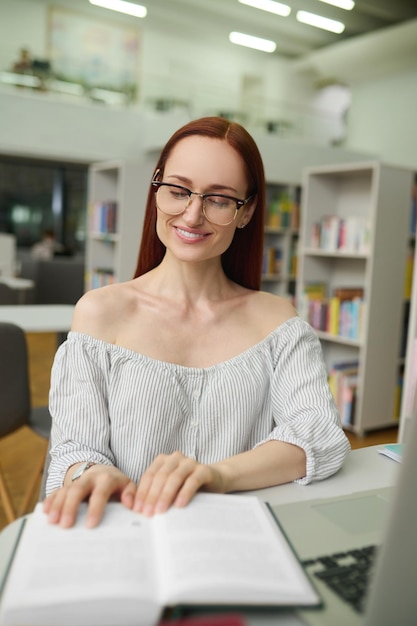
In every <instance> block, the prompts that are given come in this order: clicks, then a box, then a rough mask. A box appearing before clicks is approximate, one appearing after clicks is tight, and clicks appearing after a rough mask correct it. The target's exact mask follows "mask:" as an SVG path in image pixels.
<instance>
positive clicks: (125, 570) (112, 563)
mask: <svg viewBox="0 0 417 626" xmlns="http://www.w3.org/2000/svg"><path fill="white" fill-rule="evenodd" d="M86 506H87V505H86V503H83V504H82V505H81V509H80V512H79V515H78V518H77V522H76V525H75V526H74V527H73V528H71V529H62V528H60V527H58V526H54V525H50V524H48V521H47V517H46V516H45V514H44V513H43V511H42V508H41V507H42V505H41V504H38V505H37V506H36V508H35V511H34V513H33V514H32V515H31V516H29V518H28V519H27V520H26V523H25V526H24V530H23V532H22V535H21V538H20V541H19V545H18V546H17V549H16V552H15V556H14V559H13V563H12V564H11V567H10V569H9V573H8V576H7V580H6V583H5V587H4V591H3V595H2V602H1V605H0V624H1V625H2V626H11V625H12V624H19V625H20V626H27V625H29V624H30V625H31V626H35V625H36V626H40V625H45V624H54V626H74V625H76V624H83V626H92V625H94V626H97V625H98V624H100V626H109V625H110V624H123V625H124V626H127V625H131V626H153V625H155V624H157V623H159V621H160V619H161V617H163V616H164V610H165V609H166V608H174V607H176V608H177V610H178V611H179V612H180V611H181V607H183V608H185V607H187V608H188V609H198V608H199V607H200V608H202V607H204V608H207V607H211V608H215V609H216V610H223V609H225V608H228V609H229V610H234V609H236V608H237V607H239V608H240V607H244V606H246V607H251V608H252V609H253V608H254V607H258V608H261V607H266V606H268V607H283V606H292V607H294V606H297V607H301V606H318V605H320V604H321V599H320V597H319V596H318V594H317V593H316V591H315V589H314V587H313V586H312V583H311V582H310V580H309V578H308V577H307V575H306V573H305V572H304V570H303V567H302V565H301V564H300V562H299V560H298V558H297V556H296V554H295V552H294V551H293V549H292V547H291V545H290V544H289V542H288V540H287V538H286V536H285V535H284V533H283V531H282V530H281V528H280V526H279V523H278V522H277V520H276V518H275V517H274V515H273V513H272V511H271V509H270V507H268V505H267V504H265V503H264V502H262V501H261V500H259V499H258V498H256V497H253V496H249V495H248V496H244V495H243V496H240V495H220V494H208V493H199V494H197V495H196V497H195V498H194V499H193V500H192V502H191V503H190V504H189V505H188V506H187V507H185V508H181V509H178V508H175V507H172V508H171V509H169V511H168V512H166V513H164V514H160V515H155V516H153V517H151V518H147V517H144V516H143V515H141V514H139V513H135V512H133V511H131V510H129V509H127V508H126V507H124V506H123V505H122V504H120V503H118V502H111V503H109V504H108V505H107V507H106V510H105V514H104V518H103V520H102V522H101V524H100V525H99V526H98V527H97V528H95V529H88V528H86V527H85V514H86Z"/></svg>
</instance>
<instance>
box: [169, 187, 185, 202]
mask: <svg viewBox="0 0 417 626" xmlns="http://www.w3.org/2000/svg"><path fill="white" fill-rule="evenodd" d="M169 191H170V194H171V196H172V197H173V198H175V199H176V200H183V199H184V198H187V197H188V193H187V192H186V191H183V190H182V189H177V188H176V187H172V188H171V189H170V190H169Z"/></svg>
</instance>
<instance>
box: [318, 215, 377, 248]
mask: <svg viewBox="0 0 417 626" xmlns="http://www.w3.org/2000/svg"><path fill="white" fill-rule="evenodd" d="M310 245H311V247H312V248H316V249H320V250H323V251H326V252H349V253H356V254H361V253H362V254H365V253H367V252H369V247H370V226H369V221H368V220H367V219H366V218H362V217H357V216H349V217H339V216H338V215H323V216H322V217H321V218H320V219H319V220H318V221H317V222H314V224H313V225H312V227H311V233H310Z"/></svg>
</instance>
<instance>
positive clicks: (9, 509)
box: [0, 467, 17, 524]
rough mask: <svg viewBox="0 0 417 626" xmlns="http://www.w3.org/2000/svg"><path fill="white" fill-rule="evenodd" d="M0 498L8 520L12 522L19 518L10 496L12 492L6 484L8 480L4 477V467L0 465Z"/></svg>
mask: <svg viewBox="0 0 417 626" xmlns="http://www.w3.org/2000/svg"><path fill="white" fill-rule="evenodd" d="M0 500H1V502H2V504H3V507H4V512H5V513H6V519H7V522H8V523H9V524H10V523H11V522H14V520H15V519H17V515H16V513H15V510H14V506H13V502H12V499H11V497H10V492H9V490H8V488H7V485H6V480H5V478H4V475H3V472H2V469H1V467H0Z"/></svg>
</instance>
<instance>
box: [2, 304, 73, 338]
mask: <svg viewBox="0 0 417 626" xmlns="http://www.w3.org/2000/svg"><path fill="white" fill-rule="evenodd" d="M73 312H74V306H73V305H72V304H25V305H16V306H15V305H8V304H4V305H0V322H11V323H12V324H17V325H18V326H20V327H21V328H23V330H24V331H25V332H27V333H66V332H68V331H69V329H70V328H71V322H72V315H73Z"/></svg>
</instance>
